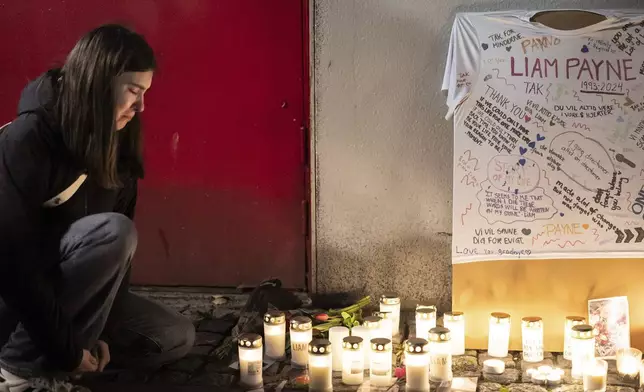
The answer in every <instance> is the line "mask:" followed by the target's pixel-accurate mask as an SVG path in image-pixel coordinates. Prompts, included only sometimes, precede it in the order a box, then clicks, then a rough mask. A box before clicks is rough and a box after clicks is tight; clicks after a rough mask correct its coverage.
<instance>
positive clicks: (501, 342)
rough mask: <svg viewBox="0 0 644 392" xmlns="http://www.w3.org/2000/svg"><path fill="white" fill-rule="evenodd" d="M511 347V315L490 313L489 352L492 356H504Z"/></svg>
mask: <svg viewBox="0 0 644 392" xmlns="http://www.w3.org/2000/svg"><path fill="white" fill-rule="evenodd" d="M509 347H510V315H509V314H507V313H501V312H495V313H492V314H491V315H490V326H489V332H488V343H487V353H488V355H489V356H491V357H499V358H504V357H506V356H507V355H508V349H509Z"/></svg>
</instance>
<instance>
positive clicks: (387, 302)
mask: <svg viewBox="0 0 644 392" xmlns="http://www.w3.org/2000/svg"><path fill="white" fill-rule="evenodd" d="M380 311H381V312H388V313H390V314H391V317H390V319H391V330H392V336H399V335H400V298H399V297H398V296H397V295H396V294H392V293H388V294H383V295H382V296H380Z"/></svg>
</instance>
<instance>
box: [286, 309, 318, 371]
mask: <svg viewBox="0 0 644 392" xmlns="http://www.w3.org/2000/svg"><path fill="white" fill-rule="evenodd" d="M312 328H313V323H312V322H311V319H310V318H308V317H306V316H297V317H293V319H292V320H291V331H290V335H291V366H292V367H294V368H305V367H306V365H307V363H308V361H309V351H308V347H309V343H310V342H311V340H312V339H313V329H312Z"/></svg>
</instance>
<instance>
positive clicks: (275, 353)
mask: <svg viewBox="0 0 644 392" xmlns="http://www.w3.org/2000/svg"><path fill="white" fill-rule="evenodd" d="M264 347H265V350H266V357H267V358H273V359H282V358H284V356H285V352H286V316H285V315H284V312H280V311H269V312H266V314H265V315H264Z"/></svg>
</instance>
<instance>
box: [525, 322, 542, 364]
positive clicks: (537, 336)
mask: <svg viewBox="0 0 644 392" xmlns="http://www.w3.org/2000/svg"><path fill="white" fill-rule="evenodd" d="M521 341H522V342H523V360H524V361H526V362H541V361H543V320H542V319H541V317H524V318H522V319H521Z"/></svg>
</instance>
